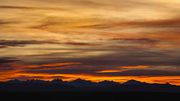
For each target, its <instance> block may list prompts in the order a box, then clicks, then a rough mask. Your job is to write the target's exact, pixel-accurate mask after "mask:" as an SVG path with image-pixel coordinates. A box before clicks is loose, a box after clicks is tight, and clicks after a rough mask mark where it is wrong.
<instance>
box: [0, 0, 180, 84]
mask: <svg viewBox="0 0 180 101" xmlns="http://www.w3.org/2000/svg"><path fill="white" fill-rule="evenodd" d="M179 5H180V0H0V81H6V80H10V79H20V80H27V79H43V80H52V79H54V78H59V79H63V80H73V79H77V78H82V79H86V80H92V81H101V80H114V81H118V82H124V81H127V80H130V79H135V80H139V81H143V82H149V83H166V82H169V83H171V84H176V85H180V6H179Z"/></svg>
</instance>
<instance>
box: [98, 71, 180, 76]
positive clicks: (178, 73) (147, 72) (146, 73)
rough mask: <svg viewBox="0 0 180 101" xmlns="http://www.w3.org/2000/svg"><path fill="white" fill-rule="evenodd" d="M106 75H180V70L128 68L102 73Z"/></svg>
mask: <svg viewBox="0 0 180 101" xmlns="http://www.w3.org/2000/svg"><path fill="white" fill-rule="evenodd" d="M102 74H103V75H106V76H180V71H165V70H127V71H122V72H116V73H114V72H113V73H101V74H100V75H102Z"/></svg>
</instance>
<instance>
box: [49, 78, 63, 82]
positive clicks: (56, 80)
mask: <svg viewBox="0 0 180 101" xmlns="http://www.w3.org/2000/svg"><path fill="white" fill-rule="evenodd" d="M51 82H52V83H64V81H63V80H61V79H54V80H52V81H51Z"/></svg>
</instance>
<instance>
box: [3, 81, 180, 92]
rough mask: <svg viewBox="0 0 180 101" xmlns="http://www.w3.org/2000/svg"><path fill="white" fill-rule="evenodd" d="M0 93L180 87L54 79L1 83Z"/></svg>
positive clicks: (169, 89) (172, 89)
mask: <svg viewBox="0 0 180 101" xmlns="http://www.w3.org/2000/svg"><path fill="white" fill-rule="evenodd" d="M0 91H2V92H3V91H6V92H74V91H75V92H76V91H78V92H81V91H88V92H94V91H95V92H179V93H180V86H176V85H171V84H169V83H167V84H157V83H154V84H149V83H146V82H140V81H136V80H129V81H127V82H124V83H118V82H114V81H101V82H98V83H96V82H92V81H88V80H83V79H76V80H73V81H69V82H67V81H63V80H61V79H54V80H52V81H43V80H27V81H20V80H10V81H6V82H0Z"/></svg>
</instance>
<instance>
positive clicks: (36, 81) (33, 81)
mask: <svg viewBox="0 0 180 101" xmlns="http://www.w3.org/2000/svg"><path fill="white" fill-rule="evenodd" d="M46 82H47V81H44V80H38V79H32V80H27V81H26V83H46Z"/></svg>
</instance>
